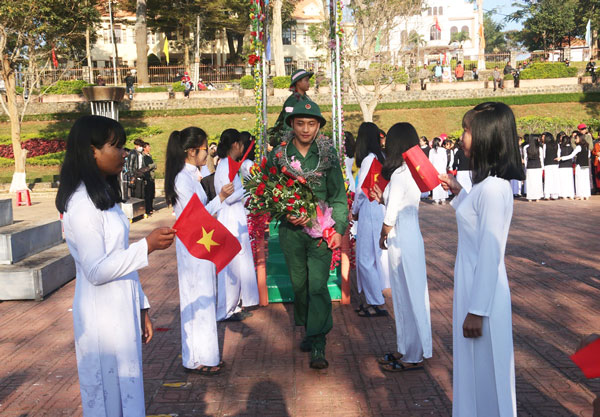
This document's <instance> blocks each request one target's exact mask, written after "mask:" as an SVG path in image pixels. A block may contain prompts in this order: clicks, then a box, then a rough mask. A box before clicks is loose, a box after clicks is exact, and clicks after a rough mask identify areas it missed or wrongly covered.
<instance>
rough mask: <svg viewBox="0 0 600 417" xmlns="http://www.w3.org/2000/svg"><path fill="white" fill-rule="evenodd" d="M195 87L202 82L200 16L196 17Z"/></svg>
mask: <svg viewBox="0 0 600 417" xmlns="http://www.w3.org/2000/svg"><path fill="white" fill-rule="evenodd" d="M193 78H194V85H196V86H197V85H198V82H199V81H200V16H199V15H198V16H196V55H195V57H194V77H193Z"/></svg>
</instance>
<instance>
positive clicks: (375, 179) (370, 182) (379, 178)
mask: <svg viewBox="0 0 600 417" xmlns="http://www.w3.org/2000/svg"><path fill="white" fill-rule="evenodd" d="M388 183H389V181H388V180H386V179H385V178H383V175H381V162H379V161H378V160H377V159H373V162H372V163H371V168H369V172H367V177H366V178H365V180H364V181H363V183H362V187H360V188H361V190H363V192H364V193H365V195H366V196H367V198H368V199H369V201H373V199H372V198H371V196H370V195H369V192H370V191H371V188H373V187H374V186H375V184H377V185H378V186H379V188H381V192H383V190H385V187H386V186H387V185H388Z"/></svg>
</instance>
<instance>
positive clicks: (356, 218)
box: [352, 213, 358, 222]
mask: <svg viewBox="0 0 600 417" xmlns="http://www.w3.org/2000/svg"><path fill="white" fill-rule="evenodd" d="M352 220H354V221H355V222H357V221H358V213H356V214H352Z"/></svg>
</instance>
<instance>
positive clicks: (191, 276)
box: [165, 127, 233, 375]
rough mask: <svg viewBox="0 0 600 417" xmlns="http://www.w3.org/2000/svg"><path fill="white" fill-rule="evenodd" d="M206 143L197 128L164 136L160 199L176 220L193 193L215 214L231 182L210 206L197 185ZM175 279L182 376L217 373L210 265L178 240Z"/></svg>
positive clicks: (218, 360) (213, 280) (218, 359)
mask: <svg viewBox="0 0 600 417" xmlns="http://www.w3.org/2000/svg"><path fill="white" fill-rule="evenodd" d="M207 157H208V139H207V137H206V133H205V132H204V131H203V130H202V129H200V128H198V127H188V128H186V129H183V130H181V131H174V132H172V133H171V136H169V142H168V143H167V152H166V166H165V197H166V200H167V204H169V205H172V206H173V210H174V211H175V215H176V216H177V218H179V216H181V213H182V212H183V210H184V208H185V206H186V205H187V204H188V202H189V201H190V199H191V198H192V196H193V195H194V194H196V195H197V196H198V198H199V199H200V201H201V202H202V204H204V205H205V206H206V210H207V211H208V212H209V213H210V214H212V215H215V214H216V213H218V212H219V210H220V209H221V207H222V205H223V201H224V200H225V199H226V198H227V197H229V196H230V195H231V194H232V193H233V184H231V183H229V184H227V185H225V186H223V187H221V189H220V191H219V193H218V195H217V196H216V197H215V198H213V199H212V200H211V201H210V202H209V201H208V198H207V197H206V193H205V192H204V188H202V185H201V184H200V181H198V176H199V173H200V171H199V169H198V167H202V166H204V165H205V164H206V159H207ZM175 247H176V250H177V276H178V278H179V298H180V302H179V308H180V311H181V349H182V353H181V358H182V361H183V367H184V368H185V370H186V372H193V373H199V374H202V375H216V374H218V373H219V372H220V371H221V369H222V367H223V365H224V362H222V361H221V356H220V354H219V339H218V335H217V317H216V305H217V299H216V296H217V291H216V285H215V284H216V275H217V274H216V270H215V264H214V263H212V262H211V261H208V260H205V259H199V258H196V257H194V256H193V255H192V254H190V252H189V251H188V250H187V248H186V247H185V245H184V244H183V243H182V242H181V240H180V239H179V238H177V239H176V244H175Z"/></svg>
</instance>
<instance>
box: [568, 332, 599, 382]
mask: <svg viewBox="0 0 600 417" xmlns="http://www.w3.org/2000/svg"><path fill="white" fill-rule="evenodd" d="M571 360H572V361H573V362H575V365H577V366H578V367H579V369H581V370H582V371H583V374H584V375H585V377H586V378H600V339H597V340H596V341H594V342H592V343H590V344H589V345H587V346H586V347H584V348H582V349H579V350H578V351H577V352H575V353H574V354H573V355H571Z"/></svg>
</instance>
